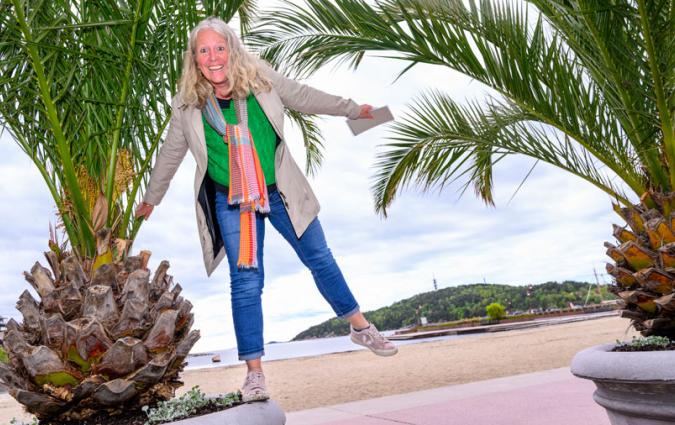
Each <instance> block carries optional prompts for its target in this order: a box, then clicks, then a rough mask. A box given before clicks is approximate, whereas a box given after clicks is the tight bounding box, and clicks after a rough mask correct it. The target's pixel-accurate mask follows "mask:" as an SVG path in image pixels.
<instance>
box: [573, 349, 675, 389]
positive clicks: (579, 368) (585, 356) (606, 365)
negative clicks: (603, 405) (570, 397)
mask: <svg viewBox="0 0 675 425" xmlns="http://www.w3.org/2000/svg"><path fill="white" fill-rule="evenodd" d="M615 345H616V344H604V345H596V346H595V347H591V348H588V349H586V350H583V351H580V352H579V353H577V355H576V356H574V359H572V366H571V370H572V373H573V374H574V375H576V376H578V377H580V378H586V379H601V380H616V381H634V380H635V381H643V382H646V381H653V382H663V381H671V382H672V381H674V380H675V352H673V351H640V352H612V351H610V350H611V349H612V348H614V346H615ZM655 365H658V367H654V366H655Z"/></svg>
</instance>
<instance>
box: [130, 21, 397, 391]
mask: <svg viewBox="0 0 675 425" xmlns="http://www.w3.org/2000/svg"><path fill="white" fill-rule="evenodd" d="M284 107H287V108H291V109H294V110H297V111H299V112H303V113H313V114H329V115H343V116H348V117H350V118H370V117H371V115H370V110H371V109H372V107H371V106H370V105H358V104H356V103H355V102H354V101H352V100H349V99H343V98H341V97H338V96H332V95H329V94H326V93H324V92H321V91H319V90H316V89H313V88H311V87H308V86H306V85H303V84H300V83H298V82H296V81H293V80H290V79H287V78H285V77H283V76H282V75H280V74H278V73H277V72H275V71H274V70H273V69H272V68H270V67H269V65H267V64H266V63H265V62H263V61H261V60H259V59H256V58H254V57H253V56H252V55H250V54H249V53H248V52H246V51H245V50H244V48H243V46H242V44H241V42H240V41H239V39H238V37H237V36H236V34H235V33H234V32H233V31H232V29H231V28H230V27H228V26H227V24H226V23H225V22H223V21H222V20H220V19H218V18H213V17H212V18H208V19H206V20H204V21H202V22H200V23H199V24H198V25H197V26H196V27H195V28H194V29H193V30H192V32H191V34H190V39H189V48H188V49H187V51H186V52H185V55H184V61H183V73H182V76H181V80H180V82H179V92H178V94H177V95H176V96H175V97H174V99H173V101H172V111H173V112H172V117H171V123H170V127H169V131H168V134H167V136H166V139H165V141H164V144H163V145H162V148H161V149H160V151H159V155H158V157H157V162H156V164H155V167H154V169H153V171H152V175H151V177H150V182H149V184H148V188H147V191H146V194H145V197H144V198H143V202H142V203H141V204H140V205H139V206H138V208H137V210H136V215H137V216H138V217H145V218H146V219H147V218H149V217H150V214H151V213H152V210H153V208H154V206H155V205H158V204H159V203H160V202H161V200H162V198H163V196H164V194H165V193H166V191H167V189H168V187H169V183H170V181H171V178H172V177H173V175H174V174H175V172H176V170H177V168H178V166H179V165H180V163H181V162H182V160H183V158H184V156H185V153H186V152H187V150H188V149H189V150H190V151H191V152H192V154H193V155H194V157H195V160H196V162H197V171H196V175H195V198H196V212H197V223H198V227H199V233H200V237H201V244H202V251H203V255H204V264H205V266H206V271H207V274H208V275H211V273H212V272H213V270H214V269H215V268H216V266H217V265H218V263H219V262H220V261H221V260H222V259H223V258H224V257H225V256H226V257H227V261H228V264H229V267H230V287H231V302H232V316H233V321H234V328H235V334H236V338H237V350H238V353H239V359H240V360H244V361H245V362H246V365H247V368H248V373H247V376H246V379H245V381H244V386H243V388H242V396H243V400H244V401H246V402H248V401H254V400H264V399H267V398H269V394H268V392H267V389H266V385H265V378H264V375H263V371H262V363H261V358H262V356H263V355H264V350H263V316H262V308H261V298H260V296H261V294H262V288H263V280H264V271H263V249H262V247H263V239H264V233H265V219H266V218H267V219H269V221H270V222H271V223H272V225H273V226H274V228H275V229H277V231H279V232H280V233H281V235H282V236H283V237H284V238H285V239H286V240H287V241H288V242H289V244H290V245H291V247H292V248H293V249H294V250H295V252H296V253H297V254H298V256H299V257H300V260H302V262H303V264H305V265H306V266H307V267H308V268H309V269H310V270H311V272H312V276H313V277H314V281H315V283H316V285H317V287H318V289H319V291H320V292H321V294H322V295H323V297H324V298H325V299H326V300H327V301H328V303H329V304H330V305H331V307H332V308H333V310H334V311H335V313H336V314H337V316H338V317H343V318H345V319H347V320H348V321H349V323H350V328H351V339H352V341H354V342H355V343H356V344H360V345H363V346H365V347H367V348H369V349H371V350H372V351H373V352H375V353H376V354H378V355H382V356H391V355H394V354H396V352H397V349H396V347H395V346H394V345H393V344H392V343H391V342H389V341H388V340H387V339H386V338H384V337H383V336H382V335H381V334H380V333H379V332H378V330H377V329H376V328H375V326H374V325H372V324H369V323H368V322H367V321H366V319H365V317H364V316H363V314H362V313H361V312H360V311H359V306H358V304H357V303H356V300H355V299H354V297H353V295H352V293H351V291H350V290H349V287H348V286H347V283H346V282H345V279H344V277H343V276H342V273H341V272H340V269H339V267H338V266H337V264H336V262H335V259H334V258H333V256H332V254H331V252H330V249H328V246H327V245H326V241H325V238H324V234H323V231H322V229H321V224H320V223H319V220H318V218H317V214H318V211H319V204H318V202H317V199H316V197H315V196H314V194H313V192H312V189H311V188H310V187H309V184H308V182H307V180H306V179H305V177H304V175H303V174H302V172H301V171H300V169H299V168H298V166H297V165H296V163H295V161H294V160H293V158H292V157H291V154H290V152H289V150H288V148H287V146H286V143H285V141H284V133H283V116H284Z"/></svg>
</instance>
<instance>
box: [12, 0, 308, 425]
mask: <svg viewBox="0 0 675 425" xmlns="http://www.w3.org/2000/svg"><path fill="white" fill-rule="evenodd" d="M256 10H257V9H256V6H255V2H253V1H252V0H205V1H183V0H134V1H130V2H127V1H112V2H111V1H99V0H86V1H83V0H55V1H49V2H32V1H20V0H0V12H1V13H0V124H2V126H3V127H4V128H7V129H9V132H10V134H11V136H12V137H13V138H14V140H15V141H16V142H17V143H18V145H19V146H20V147H21V149H22V150H23V151H24V152H25V153H26V154H27V155H28V156H29V157H30V158H31V160H32V161H33V163H34V164H35V166H36V167H37V169H38V170H39V172H40V173H41V175H42V177H43V179H44V181H45V183H46V184H47V187H48V188H49V191H50V193H51V195H52V197H53V199H54V202H55V203H56V206H57V209H58V218H59V220H60V223H61V225H60V226H59V228H62V229H63V231H64V233H65V242H64V243H61V242H59V238H58V232H57V231H53V232H51V238H50V239H51V240H50V250H49V251H48V252H46V253H45V255H46V258H47V261H48V263H49V266H50V267H49V268H46V267H43V266H42V265H40V264H39V263H36V264H35V265H34V266H33V267H32V268H31V270H30V272H29V273H28V272H27V273H25V277H26V279H27V280H28V282H29V283H30V284H31V285H32V287H33V288H34V289H35V292H37V294H38V295H39V301H38V300H36V299H34V298H33V296H32V295H31V293H30V292H28V291H24V293H23V294H22V295H21V296H20V299H19V301H18V303H17V308H18V310H19V311H20V312H21V313H22V315H23V322H22V323H21V324H19V323H17V322H15V321H14V320H10V321H9V323H8V324H7V333H6V336H5V339H4V348H5V350H6V351H7V353H8V355H9V360H10V362H9V363H8V364H0V381H2V383H4V384H5V385H6V386H7V387H8V388H9V392H10V394H11V395H13V396H14V397H15V398H16V399H17V400H18V401H19V402H21V403H22V404H24V405H25V406H26V407H27V409H28V410H29V411H30V412H32V413H35V414H36V415H37V416H38V417H39V418H50V419H52V420H56V421H65V420H82V419H84V418H86V417H88V416H90V415H92V414H94V413H97V412H100V411H107V412H109V413H111V414H114V413H119V412H121V411H123V410H126V409H129V408H140V406H142V405H147V404H151V403H154V402H156V401H157V400H162V399H167V398H169V397H171V396H172V395H173V393H174V390H175V388H176V387H178V386H179V385H180V384H181V383H180V381H179V380H178V379H179V376H178V375H179V372H180V371H181V370H182V369H183V366H184V359H185V356H186V355H187V353H188V352H189V350H190V349H191V347H192V346H193V345H194V343H195V342H196V341H197V339H198V338H199V332H198V331H195V330H192V331H191V330H190V329H191V326H192V322H193V315H192V313H191V308H192V304H191V303H190V302H189V301H188V300H186V299H184V298H183V297H181V296H180V292H181V287H180V285H177V284H176V285H174V284H173V280H172V278H171V276H169V275H167V273H166V272H167V269H168V267H169V264H168V262H166V261H162V262H161V264H160V265H159V267H158V268H157V271H156V272H155V274H154V276H153V277H152V278H151V275H150V272H149V271H148V270H147V268H146V266H147V262H148V258H149V255H150V253H149V252H147V251H142V252H141V253H140V254H139V255H136V256H132V255H129V250H130V246H131V242H132V241H133V239H134V238H135V236H136V234H137V232H138V230H139V228H140V225H141V221H138V220H134V218H133V215H132V211H133V207H134V203H135V202H136V200H138V199H139V198H140V195H141V193H142V192H143V190H144V188H145V184H146V183H147V180H148V175H149V171H150V169H151V165H152V162H153V159H154V157H155V154H156V151H157V147H158V145H159V144H160V143H161V141H162V136H163V133H164V131H165V129H166V128H167V125H168V123H169V121H170V98H171V95H172V94H173V93H174V92H175V90H176V83H177V80H178V77H179V70H180V65H181V61H182V51H183V49H184V48H185V46H186V45H187V38H188V32H189V30H190V29H191V28H192V27H194V26H195V25H196V24H197V22H199V21H200V20H201V19H203V18H205V17H207V16H210V15H216V14H217V15H219V16H220V17H222V18H223V19H225V20H227V21H229V20H230V19H232V18H233V16H235V14H236V15H237V16H238V20H239V26H240V30H241V32H242V33H243V34H245V33H246V32H247V31H248V30H249V28H250V26H251V23H252V19H253V18H254V16H255V13H256ZM296 118H298V120H299V122H300V124H301V125H302V126H303V129H304V130H305V133H306V135H307V136H308V137H307V139H306V140H307V143H308V145H309V146H310V147H312V149H310V151H312V152H311V155H310V157H311V161H310V162H311V164H316V163H317V158H318V160H320V149H319V148H318V147H317V146H320V134H319V133H318V132H317V131H316V127H315V126H314V125H313V123H312V122H311V121H310V120H308V119H307V118H306V117H302V116H299V117H296Z"/></svg>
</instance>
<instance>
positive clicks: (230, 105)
mask: <svg viewBox="0 0 675 425" xmlns="http://www.w3.org/2000/svg"><path fill="white" fill-rule="evenodd" d="M219 102H220V106H221V110H222V111H223V116H224V117H225V121H226V122H227V123H228V124H237V113H236V112H235V110H234V102H229V101H223V100H219ZM225 104H227V107H225V108H224V107H223V106H224V105H225ZM246 106H247V107H248V128H249V130H250V131H251V136H252V137H253V144H254V145H255V149H256V151H257V152H258V158H259V159H260V166H261V167H262V169H263V174H264V175H265V183H267V184H268V185H270V184H272V183H275V182H276V178H275V176H274V153H275V151H276V148H277V134H276V133H275V132H274V128H272V124H270V122H269V120H268V119H267V115H265V112H263V110H262V108H261V107H260V105H259V104H258V101H257V100H256V99H255V96H253V95H252V94H251V95H249V96H248V98H247V99H246ZM202 122H203V123H204V136H205V137H206V151H207V154H208V160H209V163H208V164H209V165H208V167H207V172H208V173H209V177H211V178H212V179H213V180H214V181H215V182H216V183H220V184H221V185H223V186H229V185H230V161H229V159H230V156H229V153H228V150H227V145H226V144H225V142H224V141H223V138H222V137H221V136H220V135H219V134H218V133H216V131H215V130H214V129H213V128H211V126H210V125H209V123H208V122H207V121H206V118H204V116H203V115H202Z"/></svg>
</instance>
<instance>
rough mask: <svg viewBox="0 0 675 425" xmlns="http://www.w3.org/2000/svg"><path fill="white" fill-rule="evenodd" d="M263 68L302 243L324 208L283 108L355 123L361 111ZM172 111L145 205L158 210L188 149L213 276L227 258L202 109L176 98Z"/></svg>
mask: <svg viewBox="0 0 675 425" xmlns="http://www.w3.org/2000/svg"><path fill="white" fill-rule="evenodd" d="M260 66H261V67H262V68H263V70H264V71H265V73H266V75H267V77H268V78H269V79H270V81H271V82H272V89H271V90H270V91H267V92H260V93H254V95H255V98H256V99H257V101H258V103H259V104H260V107H261V108H262V110H263V111H264V112H265V115H267V118H268V119H269V121H270V123H271V124H272V127H273V128H274V131H275V132H276V133H277V135H278V136H279V139H280V143H279V145H278V146H277V149H276V154H275V161H274V169H275V175H276V184H277V189H278V190H279V194H280V195H281V198H282V199H283V200H284V205H285V206H286V210H287V211H288V215H289V217H290V219H291V222H292V223H293V228H294V229H295V233H296V234H297V235H298V237H300V236H301V235H302V234H303V232H304V231H305V229H307V226H309V224H310V223H311V222H312V220H314V218H315V217H316V216H317V214H318V213H319V202H318V200H317V199H316V196H315V195H314V192H312V188H311V187H310V186H309V182H308V181H307V179H306V178H305V176H304V174H303V173H302V171H301V170H300V168H299V167H298V165H297V164H296V163H295V160H293V157H292V156H291V152H290V151H289V149H288V146H287V145H286V142H285V141H284V108H290V109H293V110H296V111H298V112H303V113H308V114H327V115H341V116H346V117H349V118H356V117H357V116H358V115H359V113H360V107H359V105H358V104H357V103H356V102H354V101H353V100H351V99H344V98H342V97H339V96H333V95H330V94H327V93H324V92H322V91H320V90H317V89H314V88H311V87H309V86H307V85H304V84H300V83H298V82H297V81H294V80H291V79H288V78H286V77H284V76H282V75H281V74H279V73H277V72H275V71H274V70H272V68H270V67H269V66H268V65H267V64H265V63H263V62H260ZM171 106H172V116H171V122H170V124H169V131H168V133H167V136H166V138H165V140H164V144H163V145H162V147H161V148H160V150H159V154H158V156H157V161H156V163H155V166H154V168H153V170H152V174H151V175H150V182H149V184H148V188H147V190H146V192H145V196H144V198H143V202H146V203H148V204H151V205H159V203H160V202H161V201H162V198H163V197H164V195H165V194H166V191H167V190H168V188H169V183H170V182H171V179H172V178H173V176H174V174H175V173H176V170H177V169H178V166H179V165H180V164H181V162H182V161H183V158H184V157H185V154H186V153H187V150H188V149H189V150H190V152H191V153H192V155H193V156H194V158H195V161H196V162H197V169H196V172H195V181H194V189H195V210H196V213H197V227H198V231H199V237H200V241H201V246H202V254H203V257H204V266H205V267H206V273H207V274H208V275H209V276H210V275H211V273H213V271H214V270H215V269H216V267H217V266H218V264H219V263H220V261H222V259H223V258H224V257H225V249H224V246H223V241H222V238H221V237H220V229H219V226H218V223H217V222H216V215H215V203H214V187H213V182H212V181H211V179H210V178H209V177H208V174H207V173H206V168H207V165H208V161H207V151H206V139H205V137H204V125H203V123H202V113H201V110H200V109H197V108H195V107H192V106H189V105H186V104H184V103H183V102H182V101H181V100H180V99H179V98H178V96H175V97H174V98H173V100H172V104H171Z"/></svg>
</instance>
